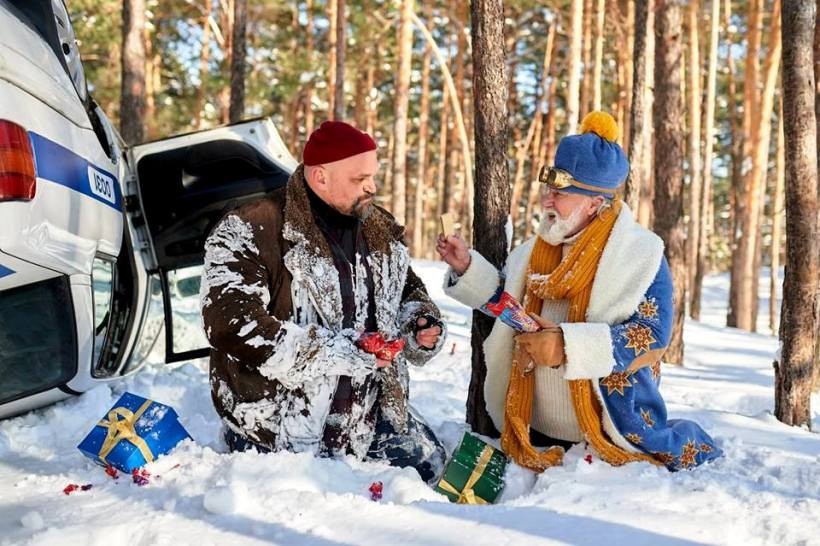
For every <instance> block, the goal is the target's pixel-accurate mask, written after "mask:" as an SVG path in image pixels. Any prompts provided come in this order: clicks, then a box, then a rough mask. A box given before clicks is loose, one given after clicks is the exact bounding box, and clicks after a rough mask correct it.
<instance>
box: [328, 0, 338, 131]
mask: <svg viewBox="0 0 820 546" xmlns="http://www.w3.org/2000/svg"><path fill="white" fill-rule="evenodd" d="M338 13H339V3H338V0H327V67H328V68H327V119H329V120H331V121H332V120H335V119H336V80H337V75H336V69H337V68H338V65H337V63H336V53H337V51H338V49H337V47H336V41H337V35H336V31H337V24H336V21H337V20H338V18H339V16H338Z"/></svg>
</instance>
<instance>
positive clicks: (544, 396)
mask: <svg viewBox="0 0 820 546" xmlns="http://www.w3.org/2000/svg"><path fill="white" fill-rule="evenodd" d="M578 235H580V234H578ZM577 239H578V237H577V236H576V237H573V238H572V239H570V240H569V241H567V242H566V243H564V246H563V248H562V254H563V256H564V258H566V256H567V254H568V253H569V250H570V249H571V248H572V245H573V244H575V241H577ZM568 314H569V301H568V300H544V305H543V307H542V308H541V316H542V317H544V318H545V319H547V320H551V321H552V322H554V323H556V324H561V323H562V322H566V320H567V316H568ZM564 372H565V369H564V366H563V365H562V366H559V367H558V368H549V367H546V366H538V367H536V368H535V395H534V399H533V404H532V422H531V423H530V424H531V426H532V428H534V429H535V430H537V431H538V432H540V433H542V434H546V435H547V436H550V437H552V438H557V439H559V440H566V441H569V442H580V441H582V440H583V439H584V434H583V432H581V428H580V426H579V425H578V418H577V417H576V416H575V408H574V407H573V405H572V396H571V394H570V392H569V382H568V381H567V380H566V379H564Z"/></svg>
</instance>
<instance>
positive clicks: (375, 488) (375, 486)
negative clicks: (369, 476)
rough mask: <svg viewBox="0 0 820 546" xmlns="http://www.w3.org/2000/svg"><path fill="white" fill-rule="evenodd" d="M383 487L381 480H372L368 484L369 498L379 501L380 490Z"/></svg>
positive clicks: (380, 497) (380, 496)
mask: <svg viewBox="0 0 820 546" xmlns="http://www.w3.org/2000/svg"><path fill="white" fill-rule="evenodd" d="M383 489H384V484H383V483H382V482H373V483H371V484H370V488H369V489H368V491H370V500H372V501H380V500H381V499H382V491H383Z"/></svg>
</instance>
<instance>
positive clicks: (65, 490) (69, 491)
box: [63, 483, 94, 495]
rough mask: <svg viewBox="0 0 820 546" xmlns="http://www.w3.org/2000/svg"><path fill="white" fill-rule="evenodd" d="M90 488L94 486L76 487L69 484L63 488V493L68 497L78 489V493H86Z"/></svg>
mask: <svg viewBox="0 0 820 546" xmlns="http://www.w3.org/2000/svg"><path fill="white" fill-rule="evenodd" d="M92 487H94V485H93V484H90V483H87V484H85V485H77V484H76V483H70V484H68V485H67V486H65V488H63V493H65V494H66V495H70V494H72V493H73V492H74V491H77V490H78V489H79V490H80V491H88V490H89V489H91V488H92Z"/></svg>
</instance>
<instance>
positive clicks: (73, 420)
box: [0, 262, 820, 546]
mask: <svg viewBox="0 0 820 546" xmlns="http://www.w3.org/2000/svg"><path fill="white" fill-rule="evenodd" d="M416 268H417V269H418V271H419V272H420V273H421V274H422V276H423V277H424V279H425V280H426V281H427V284H428V287H429V288H430V291H431V293H432V295H433V297H434V298H435V299H436V301H437V302H438V303H439V304H440V305H441V307H442V309H443V311H444V313H445V316H446V318H447V320H448V322H449V324H450V340H449V341H448V344H447V347H446V349H445V351H443V353H442V354H441V355H439V356H438V357H437V358H436V359H435V360H433V361H432V362H431V363H430V364H428V366H427V367H425V368H423V369H419V370H414V371H413V375H412V386H411V389H412V390H411V393H412V394H411V399H412V403H413V404H414V405H415V406H416V407H417V408H418V409H419V410H420V411H421V413H422V414H423V415H424V416H425V417H426V418H427V419H428V420H429V422H430V423H431V424H432V425H433V427H434V428H435V430H436V432H437V433H438V434H439V435H440V436H441V438H442V439H443V441H444V442H445V444H446V445H447V447H448V449H452V448H453V447H454V446H455V444H456V443H457V442H458V440H459V438H460V437H461V434H462V431H463V430H464V423H463V418H464V417H463V416H464V402H465V396H466V390H467V383H468V381H469V315H468V313H467V310H466V309H465V308H464V307H462V306H461V305H459V304H457V303H456V302H454V301H453V300H451V299H449V298H447V297H445V296H444V295H443V294H442V292H441V289H440V288H439V285H440V282H441V276H442V272H443V268H442V267H441V266H440V264H435V263H432V262H416ZM726 288H727V279H726V277H725V276H715V277H710V278H708V279H707V283H706V287H705V290H704V294H705V301H704V317H703V322H701V323H698V322H687V324H686V331H685V342H686V367H685V368H671V367H665V368H664V379H663V386H662V393H663V395H664V396H665V398H666V401H667V403H668V408H669V413H670V417H686V418H689V419H694V420H696V421H698V422H699V423H700V424H701V425H703V426H704V428H705V429H706V430H707V431H708V432H710V433H711V434H712V435H713V436H714V437H715V438H716V439H717V441H718V443H719V444H720V446H721V447H722V448H723V450H724V451H725V452H726V456H725V457H724V458H723V459H721V460H719V461H717V462H715V463H714V464H711V465H708V466H706V467H701V468H698V469H696V470H694V471H685V472H678V473H669V472H667V471H666V470H663V469H658V468H656V467H654V466H651V465H649V464H648V463H640V464H632V465H629V466H626V467H621V468H612V467H610V466H608V465H606V464H604V463H602V462H601V461H599V460H597V459H594V460H593V462H592V463H591V464H588V463H587V462H585V461H584V459H583V458H584V455H585V453H584V451H583V448H581V447H576V448H574V449H573V450H571V451H570V452H569V453H568V455H567V457H566V460H565V464H564V466H563V467H560V468H553V469H549V470H547V471H546V472H544V473H543V474H541V475H540V476H535V475H533V474H532V473H530V472H528V471H525V470H523V469H520V468H517V467H511V469H510V470H509V471H508V475H507V484H508V485H507V489H506V490H505V492H504V494H503V496H502V499H501V502H500V504H498V505H495V506H488V507H487V506H461V505H453V504H450V503H448V502H447V501H446V499H445V498H444V497H441V496H439V495H438V494H436V493H435V492H433V491H431V490H430V489H429V488H428V487H426V486H425V485H424V484H423V483H422V482H421V480H420V479H419V478H418V477H417V476H416V475H415V473H414V471H412V470H397V469H393V468H390V467H388V466H386V465H383V464H373V463H360V462H356V461H354V460H327V459H314V458H312V457H309V456H307V455H303V454H291V453H278V454H270V455H258V454H255V453H244V454H234V455H229V454H226V453H225V451H226V449H225V446H224V444H223V443H222V441H221V439H220V437H219V420H218V418H217V416H216V414H215V413H214V410H213V408H212V406H211V402H210V397H209V392H208V383H207V373H206V368H205V366H204V363H203V362H195V363H186V364H183V365H181V366H162V365H154V366H149V367H147V368H146V369H144V370H143V371H141V372H140V373H138V374H137V375H136V376H134V377H131V378H129V379H127V380H125V381H120V382H118V383H114V384H111V385H110V386H102V387H99V388H97V389H95V390H94V391H91V392H88V393H86V394H84V395H82V396H80V397H78V398H74V399H71V400H68V401H66V402H64V403H61V404H57V405H55V406H51V407H49V408H46V409H43V410H40V411H37V412H33V413H30V414H28V415H24V416H22V417H18V418H15V419H11V420H6V421H2V422H0V484H2V490H1V491H0V529H1V530H2V533H0V543H2V544H82V545H93V544H104V545H106V546H109V545H116V544H129V545H142V544H145V545H148V544H152V545H153V544H156V545H162V544H173V545H175V546H176V545H181V544H197V545H198V546H204V545H206V544H233V543H242V544H263V543H280V544H293V543H299V544H318V545H327V546H331V545H341V544H378V543H398V544H423V545H436V544H456V543H457V544H471V545H474V544H493V545H499V544H524V543H566V544H600V543H604V542H607V543H609V544H630V545H635V544H651V545H657V544H681V545H683V544H696V543H697V544H701V543H706V544H744V545H752V544H811V543H814V544H820V456H818V454H819V453H820V435H818V434H815V433H812V432H809V431H806V430H801V429H796V428H791V427H787V426H784V425H782V424H780V423H778V422H777V421H776V420H775V419H774V418H773V416H772V415H771V411H772V408H773V387H772V381H773V371H772V366H771V363H772V358H773V354H774V351H775V349H776V340H775V339H774V338H772V337H769V336H767V335H756V334H747V333H742V332H739V331H735V330H731V329H726V328H723V327H721V324H723V322H724V317H725V303H724V302H725V301H726ZM762 304H764V305H765V302H762ZM761 315H763V317H767V316H768V315H767V311H766V309H765V308H762V309H761ZM765 323H766V321H765V320H762V321H761V324H765ZM192 326H193V325H192ZM761 331H768V329H767V328H762V329H761ZM155 353H157V351H155ZM124 390H128V391H131V392H134V393H137V394H141V395H143V396H146V397H150V398H153V399H156V400H158V401H161V402H164V403H167V404H170V405H172V406H173V407H174V408H176V409H177V411H178V412H179V414H180V415H181V419H182V422H183V423H184V425H185V427H186V428H187V429H188V431H189V432H190V433H191V435H192V436H193V438H194V439H195V441H196V443H190V442H188V443H186V444H184V445H182V446H181V447H179V448H178V449H177V450H176V451H175V452H174V453H172V454H171V455H169V456H166V457H162V458H160V459H159V460H158V461H156V462H154V463H152V464H150V465H148V467H147V468H148V470H149V471H150V472H151V473H152V478H151V483H150V484H149V485H148V486H146V487H138V486H137V485H135V484H134V483H132V482H131V481H130V480H126V479H122V478H121V479H119V480H118V481H114V480H112V479H110V478H109V477H108V476H106V475H105V473H104V472H103V471H102V469H100V468H99V467H97V466H95V465H94V464H92V463H91V462H90V461H88V460H87V459H85V458H84V457H83V456H82V455H81V454H80V453H79V451H77V449H76V447H75V446H76V445H77V443H78V442H79V441H80V440H81V439H82V437H83V436H84V435H85V433H86V432H88V431H89V430H90V429H91V427H92V426H93V424H94V422H95V421H97V420H98V419H99V418H100V417H101V416H102V415H103V414H104V413H105V412H106V411H107V410H108V409H109V407H110V406H111V405H112V403H113V402H114V401H115V400H116V399H117V397H118V396H119V394H121V393H122V392H123V391H124ZM813 402H814V404H813V405H814V408H815V410H814V412H815V413H814V419H815V422H820V421H818V420H820V413H818V411H817V408H818V407H820V399H818V397H815V399H814V400H813ZM377 480H381V481H383V482H384V492H385V494H384V498H383V500H382V501H380V502H372V501H371V500H370V498H369V495H368V493H367V488H368V486H369V485H370V484H371V483H372V482H374V481H377ZM69 483H77V484H88V483H90V484H93V488H92V489H90V490H88V491H78V492H75V493H72V494H71V495H70V496H66V495H64V494H63V492H62V490H63V488H64V487H65V486H66V485H68V484H69Z"/></svg>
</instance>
